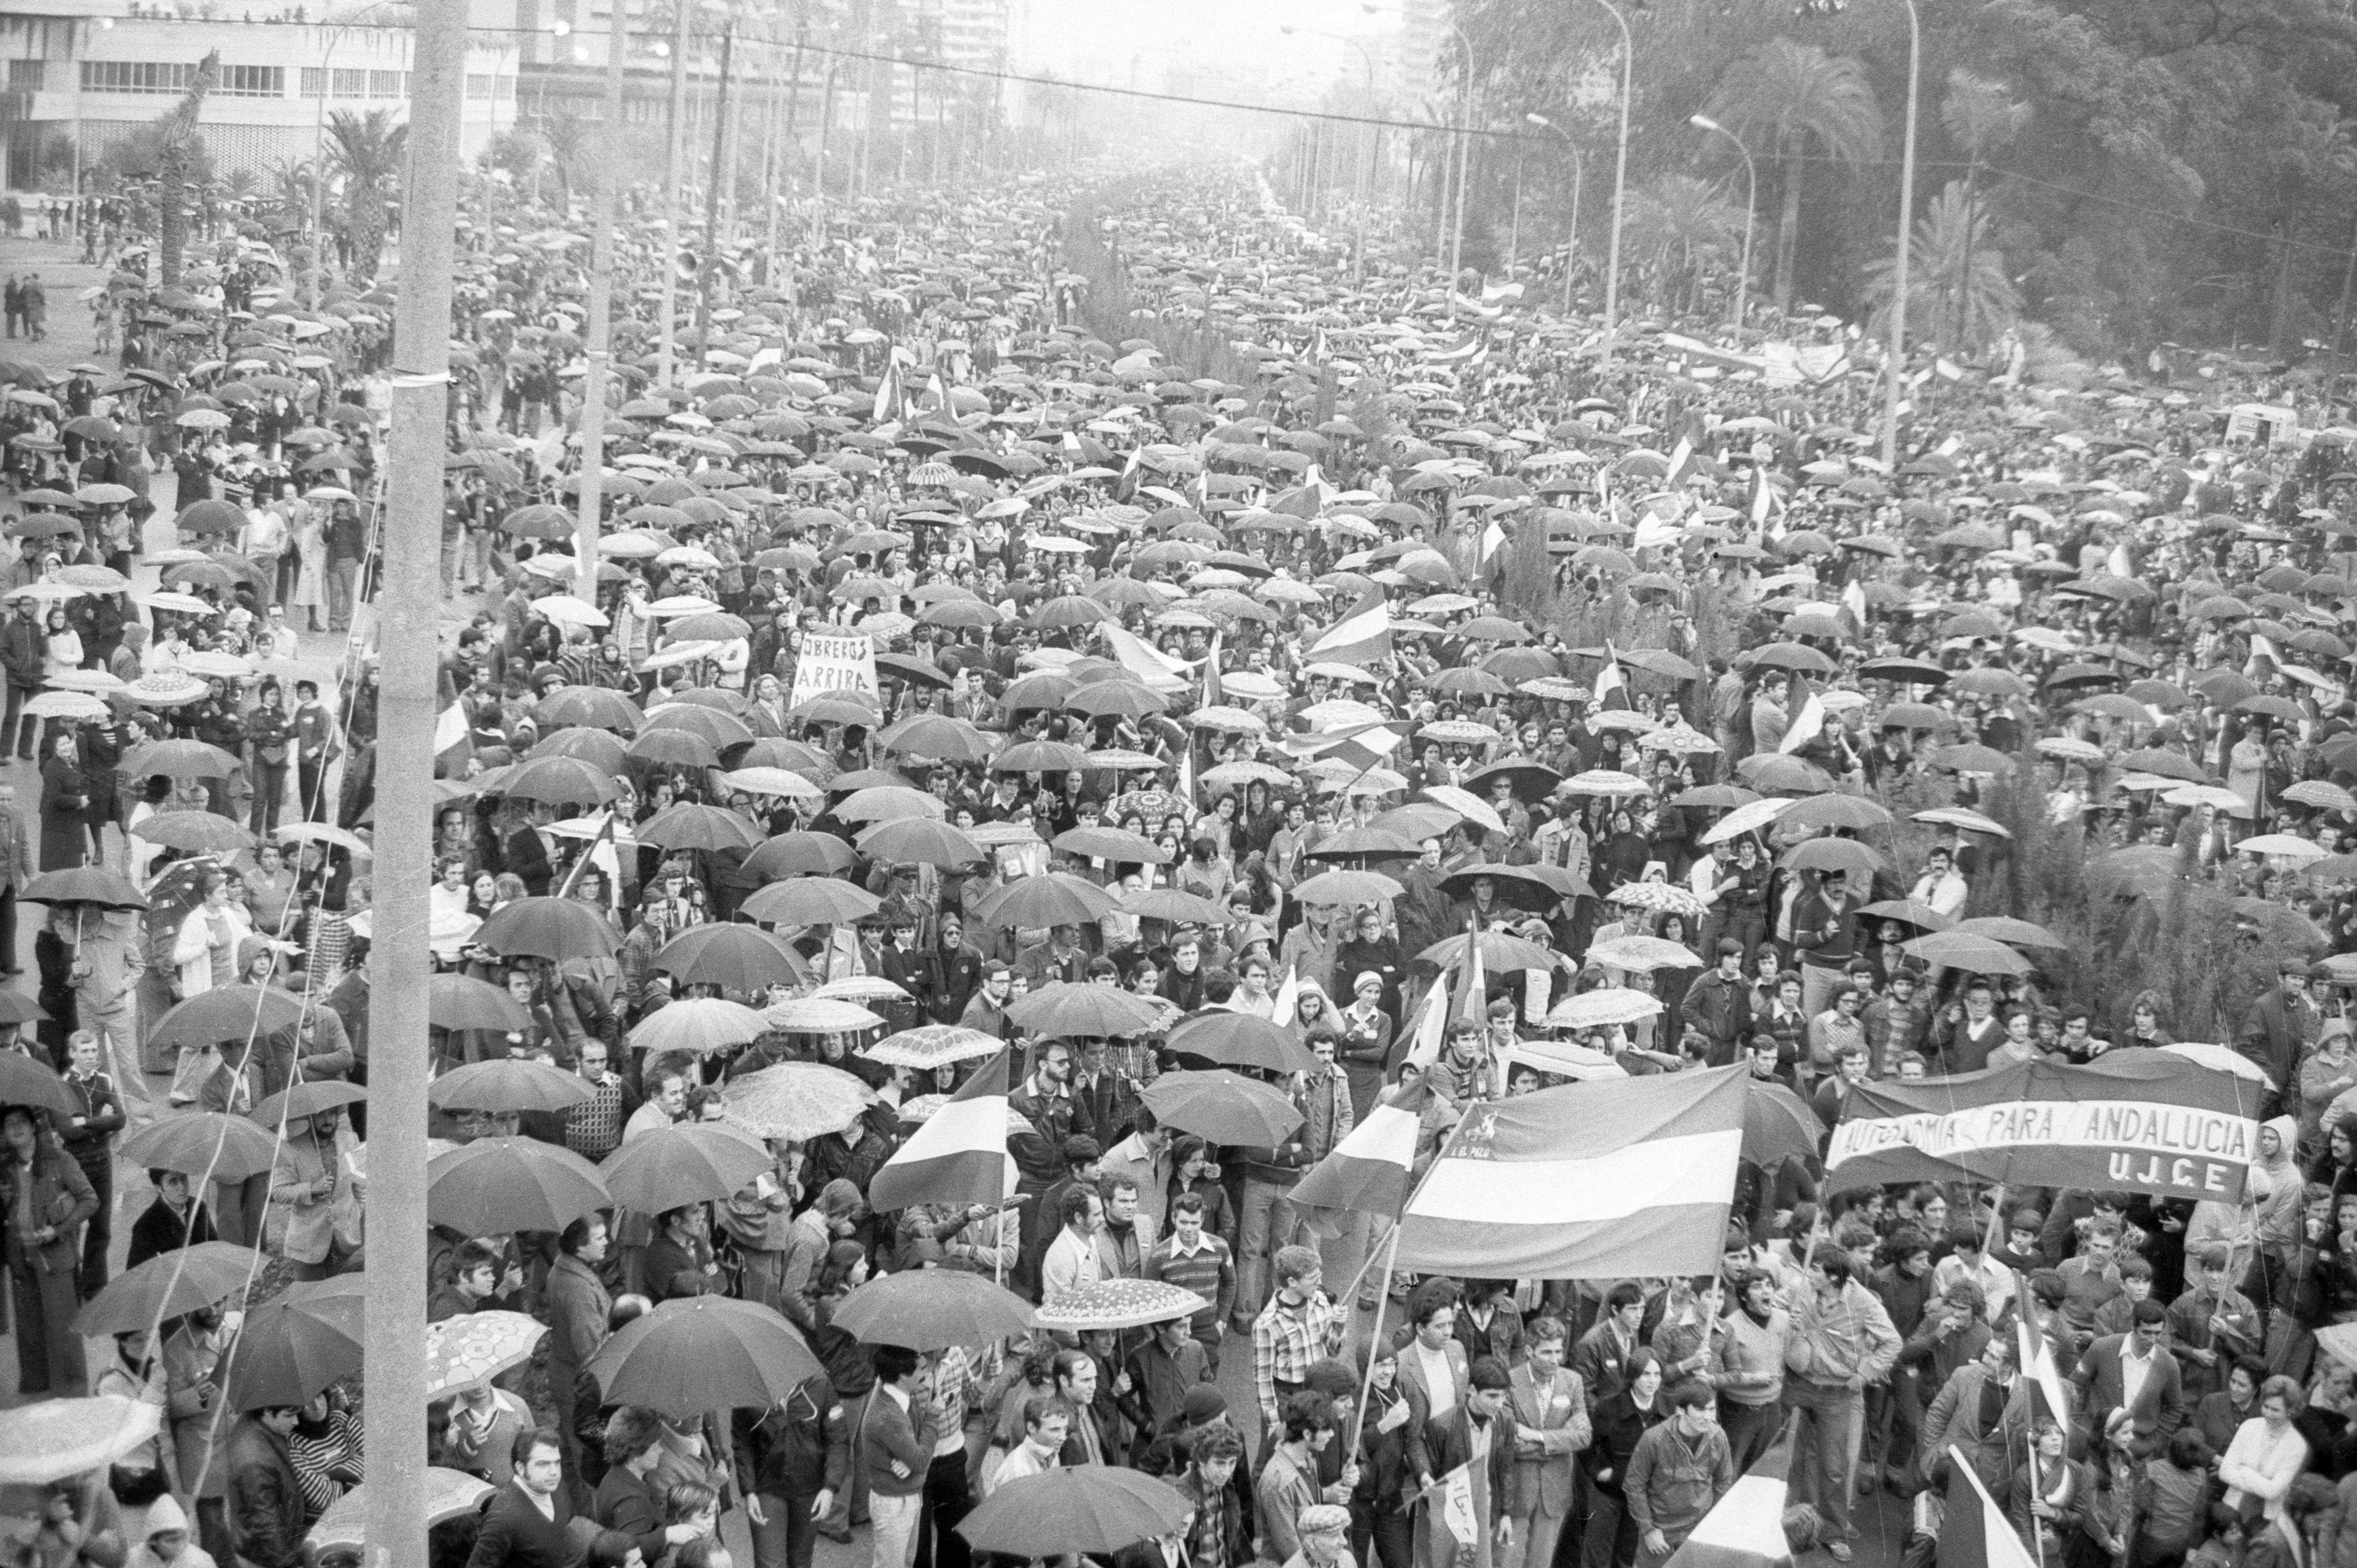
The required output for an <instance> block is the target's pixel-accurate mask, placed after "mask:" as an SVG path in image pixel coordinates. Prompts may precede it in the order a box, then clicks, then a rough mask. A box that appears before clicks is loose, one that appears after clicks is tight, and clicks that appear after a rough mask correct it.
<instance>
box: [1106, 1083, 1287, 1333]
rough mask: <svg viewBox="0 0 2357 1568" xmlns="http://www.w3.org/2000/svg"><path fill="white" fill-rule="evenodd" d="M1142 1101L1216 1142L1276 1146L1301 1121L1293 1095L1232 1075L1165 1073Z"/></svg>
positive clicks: (1170, 1121) (1169, 1122)
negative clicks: (1291, 1096)
mask: <svg viewBox="0 0 2357 1568" xmlns="http://www.w3.org/2000/svg"><path fill="white" fill-rule="evenodd" d="M1182 1048H1183V1047H1182ZM1139 1098H1140V1099H1141V1100H1143V1101H1145V1102H1146V1108H1147V1109H1148V1110H1150V1111H1152V1112H1154V1116H1155V1120H1156V1121H1157V1122H1161V1123H1162V1125H1164V1126H1166V1127H1176V1128H1177V1129H1179V1131H1180V1132H1182V1133H1196V1134H1197V1135H1199V1136H1200V1137H1203V1138H1207V1139H1209V1140H1210V1141H1211V1142H1212V1143H1214V1144H1249V1145H1251V1146H1253V1147H1255V1148H1272V1147H1275V1145H1277V1144H1282V1143H1284V1142H1285V1141H1286V1137H1287V1136H1288V1135H1289V1134H1290V1133H1292V1132H1293V1130H1294V1129H1295V1128H1297V1127H1298V1126H1300V1125H1301V1122H1302V1115H1301V1111H1300V1108H1299V1107H1297V1106H1296V1105H1295V1104H1294V1103H1293V1101H1292V1099H1291V1098H1290V1097H1289V1096H1286V1095H1285V1094H1282V1093H1280V1092H1278V1091H1277V1090H1274V1089H1271V1088H1270V1087H1269V1086H1268V1085H1266V1084H1265V1083H1255V1082H1254V1081H1253V1080H1252V1079H1248V1078H1243V1077H1241V1076H1239V1075H1238V1074H1235V1073H1232V1072H1225V1071H1219V1070H1213V1071H1211V1072H1166V1073H1164V1074H1163V1075H1162V1076H1161V1077H1159V1078H1157V1079H1155V1080H1154V1081H1153V1082H1152V1083H1149V1084H1147V1085H1146V1088H1145V1089H1144V1090H1141V1091H1140V1093H1139ZM1146 1321H1149V1322H1150V1321H1152V1319H1147V1320H1146Z"/></svg>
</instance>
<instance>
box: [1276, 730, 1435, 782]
mask: <svg viewBox="0 0 2357 1568" xmlns="http://www.w3.org/2000/svg"><path fill="white" fill-rule="evenodd" d="M1411 727H1413V726H1412V725H1409V724H1407V723H1405V722H1402V721H1394V720H1384V721H1383V722H1381V723H1377V724H1364V725H1341V726H1340V727H1338V728H1335V729H1330V730H1327V731H1325V732H1324V733H1322V734H1319V735H1286V736H1280V737H1279V738H1278V740H1277V743H1276V744H1277V749H1278V750H1280V751H1282V752H1284V753H1285V754H1286V756H1287V757H1296V758H1298V759H1301V760H1304V761H1307V760H1308V759H1310V758H1312V757H1336V758H1339V759H1340V760H1341V761H1344V762H1347V763H1350V764H1351V766H1352V767H1354V768H1358V770H1359V771H1360V772H1361V773H1364V772H1365V771H1366V770H1367V769H1368V768H1372V767H1374V766H1376V765H1377V764H1379V763H1381V762H1382V761H1383V758H1385V757H1389V756H1390V755H1391V754H1392V753H1393V752H1394V751H1397V750H1398V749H1399V747H1400V743H1401V742H1402V741H1404V740H1405V739H1406V738H1407V732H1408V730H1409V729H1410V728H1411Z"/></svg>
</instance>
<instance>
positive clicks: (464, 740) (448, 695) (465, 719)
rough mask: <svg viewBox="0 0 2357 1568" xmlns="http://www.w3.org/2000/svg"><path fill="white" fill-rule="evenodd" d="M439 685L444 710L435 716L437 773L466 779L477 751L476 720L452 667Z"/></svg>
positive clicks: (438, 777)
mask: <svg viewBox="0 0 2357 1568" xmlns="http://www.w3.org/2000/svg"><path fill="white" fill-rule="evenodd" d="M438 687H439V693H440V696H441V699H442V711H441V713H440V714H436V717H435V720H434V776H435V777H436V778H437V779H463V778H465V777H466V773H467V763H468V760H469V759H470V758H472V757H473V756H474V755H475V725H474V720H473V719H472V717H471V716H470V715H469V714H468V712H467V704H466V703H465V701H464V700H463V699H461V698H460V697H459V695H458V688H457V682H453V681H452V680H451V679H450V676H449V673H448V671H444V672H443V674H442V675H441V676H440V677H439V678H438Z"/></svg>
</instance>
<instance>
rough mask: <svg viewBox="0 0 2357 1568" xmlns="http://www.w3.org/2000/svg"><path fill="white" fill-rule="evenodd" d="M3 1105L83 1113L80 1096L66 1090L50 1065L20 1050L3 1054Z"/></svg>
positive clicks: (0, 1097)
mask: <svg viewBox="0 0 2357 1568" xmlns="http://www.w3.org/2000/svg"><path fill="white" fill-rule="evenodd" d="M0 1105H27V1106H31V1107H32V1108H33V1109H35V1110H37V1111H62V1112H65V1113H66V1114H67V1115H69V1116H78V1115H80V1114H81V1112H82V1103H81V1097H80V1096H79V1095H77V1094H75V1093H74V1091H73V1090H70V1089H68V1088H67V1087H66V1081H65V1079H61V1078H59V1076H58V1075H57V1072H56V1071H55V1069H52V1068H51V1067H50V1066H49V1064H48V1063H47V1062H41V1061H35V1060H34V1059H33V1058H31V1057H29V1056H27V1055H25V1054H24V1053H22V1052H20V1051H0Z"/></svg>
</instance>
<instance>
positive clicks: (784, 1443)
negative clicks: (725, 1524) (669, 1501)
mask: <svg viewBox="0 0 2357 1568" xmlns="http://www.w3.org/2000/svg"><path fill="white" fill-rule="evenodd" d="M736 1450H737V1490H738V1491H740V1492H742V1493H743V1494H744V1495H745V1510H746V1514H747V1517H748V1519H749V1520H751V1521H752V1526H753V1561H754V1563H755V1564H756V1568H811V1558H812V1552H813V1551H814V1549H815V1547H816V1544H817V1541H818V1520H819V1518H820V1517H821V1516H822V1515H823V1514H824V1513H825V1512H826V1511H827V1509H829V1508H831V1507H833V1506H834V1498H835V1494H836V1493H838V1492H840V1491H841V1490H843V1485H844V1481H845V1479H846V1478H847V1477H848V1476H849V1475H850V1472H851V1443H850V1435H849V1431H848V1428H847V1427H846V1426H845V1423H844V1417H843V1403H842V1402H841V1401H840V1400H838V1399H836V1398H835V1394H834V1383H832V1382H830V1381H829V1380H827V1378H826V1376H825V1375H824V1374H823V1373H817V1374H813V1376H811V1377H809V1378H806V1379H804V1380H802V1384H801V1385H800V1386H799V1387H797V1388H796V1389H795V1390H794V1391H793V1392H792V1393H791V1394H788V1395H787V1396H786V1398H785V1400H784V1401H783V1402H781V1403H779V1404H775V1405H772V1406H770V1408H769V1409H768V1410H765V1411H754V1410H740V1411H738V1412H737V1444H736Z"/></svg>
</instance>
